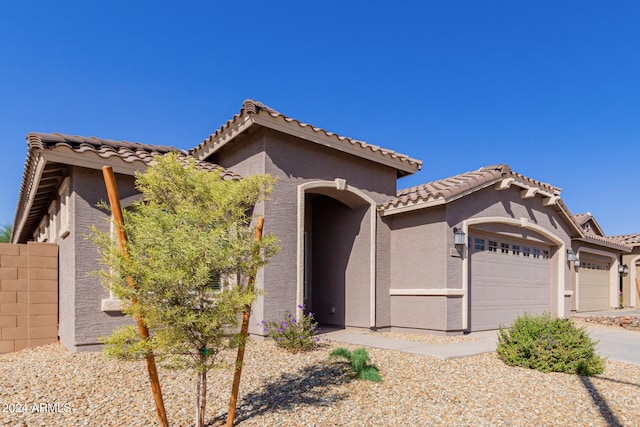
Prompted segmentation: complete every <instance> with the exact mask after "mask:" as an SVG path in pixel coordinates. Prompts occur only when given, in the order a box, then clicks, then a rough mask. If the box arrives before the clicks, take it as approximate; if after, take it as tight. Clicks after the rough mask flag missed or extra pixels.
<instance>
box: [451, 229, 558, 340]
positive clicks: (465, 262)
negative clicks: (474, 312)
mask: <svg viewBox="0 0 640 427" xmlns="http://www.w3.org/2000/svg"><path fill="white" fill-rule="evenodd" d="M487 223H494V224H495V223H497V224H506V225H511V226H513V227H520V228H524V229H527V230H532V231H535V232H536V233H538V234H540V235H542V236H544V237H546V238H547V239H549V240H550V241H551V243H552V244H553V245H555V246H557V247H558V250H557V252H556V254H555V255H554V256H553V257H552V259H551V262H556V263H558V264H557V268H556V271H557V272H558V274H557V277H556V278H555V283H553V282H552V283H551V287H552V288H553V286H555V287H556V289H557V296H556V297H557V302H556V305H557V307H558V309H557V315H558V317H564V316H565V310H564V290H565V289H564V287H565V270H566V267H565V266H566V263H567V246H566V245H565V242H564V241H563V240H562V239H560V238H559V237H558V236H556V235H555V234H553V233H551V232H550V231H549V230H547V229H545V228H543V227H541V226H539V225H538V224H534V223H531V222H529V220H528V219H527V218H520V219H515V218H503V217H485V218H471V219H466V220H464V221H462V231H464V233H465V235H467V236H468V235H469V227H470V226H474V225H477V224H487ZM467 249H468V248H467ZM462 289H463V290H464V291H463V292H464V294H463V296H462V310H461V311H462V329H463V330H469V326H470V325H469V310H470V309H471V308H470V306H469V256H468V254H467V253H465V254H464V256H463V257H462Z"/></svg>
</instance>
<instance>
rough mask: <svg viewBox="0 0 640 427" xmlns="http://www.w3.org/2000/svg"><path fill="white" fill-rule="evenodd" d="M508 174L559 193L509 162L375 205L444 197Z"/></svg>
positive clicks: (401, 193)
mask: <svg viewBox="0 0 640 427" xmlns="http://www.w3.org/2000/svg"><path fill="white" fill-rule="evenodd" d="M509 177H512V178H514V179H517V180H518V181H520V182H524V183H526V184H527V185H531V186H534V187H538V188H540V189H541V190H543V191H545V192H547V193H550V194H552V195H554V196H557V195H559V194H560V188H558V187H554V186H552V185H550V184H546V183H543V182H540V181H536V180H534V179H531V178H527V177H526V176H524V175H521V174H519V173H517V172H513V171H512V170H511V168H510V167H509V165H505V164H498V165H493V166H485V167H483V168H480V169H478V170H475V171H470V172H465V173H462V174H459V175H455V176H452V177H449V178H444V179H439V180H437V181H432V182H428V183H426V184H421V185H417V186H415V187H410V188H405V189H404V190H399V191H398V193H397V196H396V197H395V198H393V199H391V200H389V201H388V202H386V203H383V204H381V205H380V206H379V209H381V210H385V209H389V208H395V207H399V206H406V205H413V204H420V203H426V202H429V201H432V200H437V199H442V200H448V199H451V198H453V197H455V196H457V195H460V194H462V193H465V192H468V191H471V190H473V189H475V188H480V187H483V186H484V185H486V184H490V183H494V182H497V181H499V180H501V179H503V178H509Z"/></svg>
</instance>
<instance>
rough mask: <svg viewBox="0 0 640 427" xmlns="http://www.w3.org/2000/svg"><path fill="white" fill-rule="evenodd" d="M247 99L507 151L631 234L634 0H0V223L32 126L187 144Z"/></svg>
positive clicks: (451, 155)
mask: <svg viewBox="0 0 640 427" xmlns="http://www.w3.org/2000/svg"><path fill="white" fill-rule="evenodd" d="M246 98H254V99H257V100H259V101H262V102H263V103H265V104H267V105H269V106H271V107H273V108H275V109H276V110H278V111H280V112H282V113H284V114H286V115H288V116H291V117H294V118H297V119H299V120H302V121H305V122H308V123H312V124H313V125H315V126H319V127H322V128H324V129H327V130H329V131H332V132H336V133H339V134H342V135H345V136H349V137H353V138H356V139H360V140H364V141H367V142H369V143H372V144H376V145H381V146H383V147H386V148H391V149H394V150H396V151H399V152H402V153H406V154H409V155H411V156H412V157H416V158H419V159H422V160H423V161H424V164H423V170H422V171H421V172H420V173H418V174H416V175H415V176H413V177H409V178H404V179H402V180H400V181H399V187H408V186H411V185H415V184H419V183H423V182H427V181H431V180H434V179H439V178H444V177H447V176H451V175H455V174H458V173H462V172H465V171H468V170H473V169H478V168H480V167H482V166H486V165H490V164H496V163H507V164H509V165H511V167H512V169H513V170H515V171H517V172H520V173H522V174H524V175H527V176H529V177H531V178H534V179H538V180H541V181H544V182H549V183H551V184H553V185H555V186H558V187H561V188H562V189H563V192H562V197H563V199H564V201H565V203H567V205H568V206H569V209H571V211H572V212H573V213H581V212H586V211H590V212H592V213H593V214H594V215H595V216H596V219H597V220H598V221H599V223H600V225H601V226H602V227H603V229H604V231H605V233H607V234H609V235H614V234H623V233H632V232H640V197H638V189H637V186H636V183H637V182H638V180H639V179H640V173H639V171H638V163H639V160H640V2H637V1H616V2H590V1H535V2H534V1H530V2H523V1H518V2H514V1H475V0H473V1H412V2H409V1H405V2H378V1H366V2H364V1H363V2H359V1H324V0H323V1H315V2H303V1H291V2H279V1H260V2H253V1H242V2H238V1H234V2H215V1H189V2H178V1H171V2H169V1H131V0H129V1H105V2H93V1H75V2H69V1H56V2H52V1H37V2H36V1H29V0H25V1H20V2H3V5H2V12H1V13H0V138H1V140H0V141H1V144H2V149H3V155H2V160H1V162H2V163H1V165H2V167H1V168H0V179H1V181H2V187H1V188H2V190H1V192H0V204H1V205H0V206H1V208H0V224H3V223H5V224H6V223H12V222H13V217H14V214H15V207H16V201H17V197H18V191H19V187H20V182H21V180H22V173H23V167H24V161H25V158H26V152H27V145H26V141H25V135H26V134H27V133H28V132H33V131H35V132H61V133H68V134H75V135H84V136H98V137H101V138H110V139H124V140H128V141H138V142H144V143H150V144H163V145H174V146H177V147H180V148H184V149H188V148H191V147H193V146H195V145H197V144H198V143H199V142H201V141H202V140H203V139H204V138H205V137H207V136H208V135H209V134H210V133H212V132H213V131H215V129H217V128H218V127H219V126H221V125H222V124H223V123H224V122H225V121H226V120H228V119H229V118H231V116H232V115H233V114H235V113H237V112H238V110H239V109H240V106H241V104H242V101H243V100H244V99H246Z"/></svg>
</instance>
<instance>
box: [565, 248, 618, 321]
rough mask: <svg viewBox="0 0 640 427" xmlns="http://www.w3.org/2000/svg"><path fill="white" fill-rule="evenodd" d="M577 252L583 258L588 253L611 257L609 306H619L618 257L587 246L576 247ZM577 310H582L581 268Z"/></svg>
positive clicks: (577, 292) (577, 287) (577, 289)
mask: <svg viewBox="0 0 640 427" xmlns="http://www.w3.org/2000/svg"><path fill="white" fill-rule="evenodd" d="M576 253H577V254H578V259H582V257H581V256H580V255H581V254H583V253H584V254H585V256H588V254H592V255H597V256H602V257H606V258H610V259H611V267H610V268H609V307H616V306H617V297H618V295H617V284H618V265H619V262H618V257H617V256H615V255H613V254H612V253H611V252H605V251H601V250H598V249H593V248H585V247H582V246H580V247H578V248H577V249H576ZM575 301H576V311H580V269H578V273H577V274H576V294H575Z"/></svg>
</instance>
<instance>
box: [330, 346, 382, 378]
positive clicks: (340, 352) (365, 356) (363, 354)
mask: <svg viewBox="0 0 640 427" xmlns="http://www.w3.org/2000/svg"><path fill="white" fill-rule="evenodd" d="M330 356H331V357H342V358H343V359H346V361H347V362H348V363H349V367H350V368H351V371H352V372H353V373H354V374H355V375H356V376H357V377H358V378H360V379H361V380H366V381H373V382H376V383H377V382H380V381H382V376H381V375H380V369H379V368H378V367H377V366H375V365H370V364H369V353H367V350H366V349H364V348H359V349H357V350H354V351H349V350H347V349H346V348H344V347H338V348H336V349H335V350H333V351H332V352H331V355H330Z"/></svg>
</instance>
